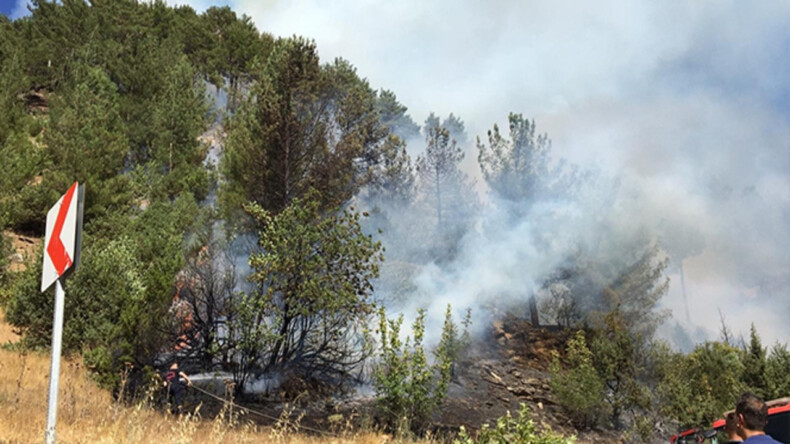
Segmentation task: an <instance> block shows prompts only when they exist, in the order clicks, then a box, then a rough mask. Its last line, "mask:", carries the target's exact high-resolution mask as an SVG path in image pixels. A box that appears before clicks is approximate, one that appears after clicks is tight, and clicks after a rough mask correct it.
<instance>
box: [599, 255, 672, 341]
mask: <svg viewBox="0 0 790 444" xmlns="http://www.w3.org/2000/svg"><path fill="white" fill-rule="evenodd" d="M667 263H668V259H667V258H662V257H661V255H660V250H659V249H658V247H657V246H656V245H652V246H649V247H647V248H646V249H645V250H643V251H642V252H641V253H639V255H638V256H637V257H636V259H635V260H633V262H632V263H630V264H629V265H628V266H627V267H625V269H624V270H623V271H621V272H620V273H619V275H618V276H617V277H616V278H615V279H614V281H613V282H612V283H610V284H609V285H607V286H606V287H605V288H604V289H603V292H602V299H603V300H602V303H603V304H602V305H603V307H604V310H603V312H604V313H606V312H612V311H615V310H616V311H617V312H618V313H619V314H618V316H619V317H620V319H621V320H622V322H623V323H624V324H623V326H624V328H626V329H627V330H628V331H630V332H632V333H634V334H635V335H637V336H640V337H641V338H643V339H644V340H645V341H649V340H650V339H652V337H653V334H654V333H655V330H656V328H658V326H659V325H660V324H661V322H662V321H663V320H664V319H665V318H666V317H667V316H668V312H667V311H662V310H658V302H659V301H660V300H661V298H662V297H663V296H664V295H665V294H666V293H667V291H668V290H669V278H667V277H665V276H664V270H666V267H667Z"/></svg>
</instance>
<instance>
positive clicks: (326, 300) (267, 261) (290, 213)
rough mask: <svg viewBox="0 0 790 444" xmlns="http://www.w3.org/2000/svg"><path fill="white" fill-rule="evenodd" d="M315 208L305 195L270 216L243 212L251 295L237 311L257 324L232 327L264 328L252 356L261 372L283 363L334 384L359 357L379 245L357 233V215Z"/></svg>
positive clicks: (312, 197) (313, 197)
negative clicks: (253, 242) (252, 234)
mask: <svg viewBox="0 0 790 444" xmlns="http://www.w3.org/2000/svg"><path fill="white" fill-rule="evenodd" d="M319 202H320V197H319V196H318V195H317V194H316V193H315V192H311V193H309V194H308V195H307V196H306V198H305V200H301V199H295V200H294V201H292V203H291V205H289V206H288V207H286V208H285V209H284V210H283V211H282V212H280V213H279V214H276V215H273V214H272V213H270V212H269V211H266V210H264V209H263V208H261V207H260V206H258V205H257V204H254V203H252V204H250V205H248V206H247V207H246V208H247V211H249V212H250V214H251V215H252V216H253V217H254V219H255V220H256V222H257V224H258V227H259V228H260V240H259V245H260V253H255V254H253V255H252V256H251V257H250V265H251V266H252V268H253V270H254V273H253V274H252V276H251V277H250V278H249V279H250V280H251V281H252V282H253V283H254V284H255V285H256V286H257V290H256V291H255V292H254V293H253V294H249V295H247V299H248V301H247V302H245V303H244V304H242V305H240V307H239V309H240V310H252V311H253V312H254V316H252V317H247V318H246V319H250V320H254V323H255V324H257V325H241V326H240V328H244V329H247V330H257V329H258V328H259V326H260V324H263V323H265V324H266V325H267V326H268V327H269V331H268V333H261V334H259V335H258V336H260V337H261V338H262V339H264V342H263V343H260V344H253V345H256V347H257V350H253V351H252V352H255V353H257V354H258V355H259V356H260V358H261V361H263V365H264V368H272V367H274V366H278V365H287V366H289V367H290V368H294V369H297V370H301V371H302V373H303V374H304V375H305V376H306V377H309V378H314V379H318V380H320V381H323V382H325V383H330V384H331V383H335V384H338V383H343V382H346V381H347V380H348V379H349V378H351V377H352V376H353V375H352V372H353V371H355V370H356V369H358V368H359V367H360V365H361V364H362V363H363V362H364V360H365V358H367V354H368V352H367V347H366V341H367V337H366V336H367V335H366V331H365V330H366V328H367V322H368V320H369V318H370V316H371V315H372V314H373V305H372V302H371V301H370V296H371V293H372V290H373V286H372V280H373V279H375V278H376V277H377V276H378V271H379V263H380V262H381V260H382V259H383V256H382V253H381V245H380V244H379V243H378V242H374V241H373V240H372V239H371V238H370V237H369V236H366V235H364V234H363V233H362V231H361V229H360V225H359V219H360V215H359V214H358V213H355V212H352V211H349V210H347V211H342V212H340V213H339V214H337V215H331V214H329V215H327V214H323V213H322V212H321V210H320V203H319ZM245 316H247V315H245ZM264 331H265V330H264Z"/></svg>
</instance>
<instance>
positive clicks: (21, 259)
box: [3, 231, 44, 272]
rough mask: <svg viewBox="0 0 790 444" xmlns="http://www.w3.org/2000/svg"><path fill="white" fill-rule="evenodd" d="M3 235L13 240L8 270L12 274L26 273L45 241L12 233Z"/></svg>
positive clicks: (6, 232) (7, 232)
mask: <svg viewBox="0 0 790 444" xmlns="http://www.w3.org/2000/svg"><path fill="white" fill-rule="evenodd" d="M3 234H4V235H5V236H6V237H8V238H9V239H11V247H12V252H11V256H10V258H9V259H10V264H9V265H8V269H9V270H10V271H12V272H20V271H25V270H26V269H27V266H28V265H29V264H30V263H31V261H33V260H34V259H35V257H36V252H37V251H38V249H39V248H40V247H41V244H42V243H43V242H44V240H43V239H41V238H39V237H28V236H22V235H20V234H16V233H14V232H12V231H4V232H3Z"/></svg>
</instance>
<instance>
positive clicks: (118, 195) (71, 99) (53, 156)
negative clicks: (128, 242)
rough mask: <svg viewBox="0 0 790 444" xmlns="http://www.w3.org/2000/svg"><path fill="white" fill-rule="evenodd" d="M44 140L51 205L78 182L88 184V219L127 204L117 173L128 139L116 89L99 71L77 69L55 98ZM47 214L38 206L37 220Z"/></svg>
mask: <svg viewBox="0 0 790 444" xmlns="http://www.w3.org/2000/svg"><path fill="white" fill-rule="evenodd" d="M44 140H45V142H46V144H47V157H48V159H49V161H50V162H51V163H50V165H51V166H50V169H49V171H48V172H47V173H45V175H44V185H45V186H46V187H47V188H48V189H50V190H52V191H51V193H50V202H55V201H56V200H57V198H58V196H59V195H60V194H61V193H62V192H63V190H66V189H68V187H69V186H70V185H71V184H72V182H74V181H79V182H80V183H85V184H86V193H85V218H86V220H90V219H93V218H98V217H101V215H103V214H105V213H107V212H108V211H111V210H112V209H114V208H119V207H123V206H124V205H128V203H129V200H130V198H131V194H130V190H129V188H128V179H127V177H126V176H124V175H122V174H121V173H122V172H123V169H124V159H125V158H126V154H127V152H128V141H127V139H126V138H125V136H124V126H123V121H122V120H121V117H120V114H119V111H118V95H117V90H116V88H115V85H114V84H113V83H112V81H110V79H109V77H108V76H107V74H106V73H105V72H104V71H103V70H102V69H101V68H95V67H88V66H86V65H78V66H75V68H74V71H73V75H72V76H70V77H69V83H68V85H67V86H66V87H65V88H64V91H63V92H62V95H61V96H60V97H59V98H58V99H56V100H53V103H52V106H51V111H50V127H49V129H48V131H47V132H46V135H45V138H44ZM45 211H46V208H40V209H38V214H36V215H35V216H36V217H40V216H41V215H43V214H44V212H45ZM42 223H43V221H42ZM41 231H43V227H42V229H41V230H40V232H41Z"/></svg>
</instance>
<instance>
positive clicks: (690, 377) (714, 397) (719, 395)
mask: <svg viewBox="0 0 790 444" xmlns="http://www.w3.org/2000/svg"><path fill="white" fill-rule="evenodd" d="M656 353H657V354H658V356H657V357H656V358H655V359H654V362H655V371H656V375H657V377H658V384H657V388H656V397H657V398H658V410H659V412H660V413H661V414H662V415H665V416H667V417H669V418H673V419H675V420H677V421H678V422H679V423H680V424H681V425H682V426H684V427H696V426H708V425H710V422H711V421H713V420H714V419H716V418H718V417H719V416H720V415H721V413H722V412H724V411H727V410H731V409H732V407H733V405H735V402H736V400H737V399H738V396H740V394H741V393H742V392H743V391H745V390H746V386H745V385H744V384H743V382H742V381H741V375H742V374H743V370H744V367H743V363H742V362H741V361H740V357H739V353H738V350H737V349H735V348H733V347H731V346H729V345H727V344H724V343H721V342H706V343H704V344H700V345H698V346H697V347H695V348H694V350H693V351H692V352H691V353H689V354H688V355H685V356H684V355H683V354H681V353H674V352H671V351H669V350H668V349H667V348H666V347H659V348H657V349H656Z"/></svg>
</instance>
